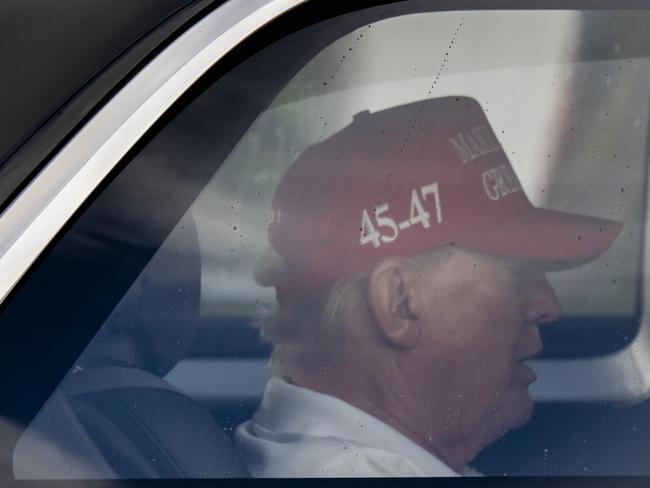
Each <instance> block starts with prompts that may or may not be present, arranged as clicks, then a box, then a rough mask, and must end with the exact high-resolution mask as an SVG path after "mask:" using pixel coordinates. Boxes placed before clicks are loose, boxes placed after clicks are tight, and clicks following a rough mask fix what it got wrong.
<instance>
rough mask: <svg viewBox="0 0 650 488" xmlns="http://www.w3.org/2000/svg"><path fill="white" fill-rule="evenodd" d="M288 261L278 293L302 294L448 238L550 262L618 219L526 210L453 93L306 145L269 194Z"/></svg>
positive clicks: (502, 160)
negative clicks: (273, 191)
mask: <svg viewBox="0 0 650 488" xmlns="http://www.w3.org/2000/svg"><path fill="white" fill-rule="evenodd" d="M272 215H273V217H272V221H271V224H270V226H269V230H268V237H269V241H270V243H271V246H272V248H273V249H274V251H275V252H277V253H278V254H279V255H280V256H281V257H282V259H283V262H284V265H285V267H286V271H285V273H283V275H282V279H281V280H280V281H278V282H274V283H267V284H272V285H273V286H275V287H276V290H277V294H278V299H279V300H280V301H282V300H283V297H290V296H294V297H306V296H311V295H313V294H315V293H317V292H319V291H324V290H326V289H327V288H328V287H330V286H331V285H333V284H334V283H335V282H336V281H338V280H339V279H341V278H343V277H345V276H348V275H349V274H351V273H353V272H357V271H362V270H366V269H370V268H371V267H372V266H373V265H374V264H377V263H379V262H380V261H381V260H382V259H384V258H386V257H389V256H401V257H410V256H415V255H417V254H420V253H423V252H426V251H431V250H435V249H438V248H441V247H444V246H447V245H459V246H462V247H464V248H467V249H471V250H475V251H480V252H485V253H490V254H496V255H503V256H510V257H515V258H523V259H528V260H534V261H537V262H539V263H540V264H541V265H542V266H544V267H546V268H548V269H562V268H570V267H575V266H578V265H580V264H583V263H585V262H587V261H589V260H591V259H593V258H595V257H596V256H598V255H599V254H601V253H602V252H604V251H605V250H606V249H607V248H608V247H609V246H610V245H611V244H612V242H613V241H614V240H615V239H616V237H617V236H618V234H619V233H620V231H621V228H622V223H621V222H616V221H613V220H606V219H600V218H593V217H587V216H583V215H576V214H572V213H567V212H558V211H553V210H547V209H541V208H536V207H534V206H533V205H532V204H531V203H530V201H529V200H528V198H527V197H526V195H525V193H524V192H523V190H522V188H521V185H520V183H519V180H518V178H517V176H516V174H515V172H514V170H513V168H512V165H511V164H510V162H509V160H508V158H507V156H506V154H505V153H504V151H503V149H502V148H501V145H500V143H499V141H498V140H497V138H496V136H495V135H494V132H493V131H492V129H491V128H490V125H489V123H488V120H487V118H486V117H485V114H484V113H483V110H482V109H481V107H480V105H479V104H478V102H477V101H476V100H474V99H472V98H468V97H461V96H452V97H445V98H436V99H430V100H424V101H420V102H415V103H411V104H407V105H401V106H398V107H393V108H390V109H387V110H382V111H379V112H375V113H369V112H362V113H359V114H357V115H355V117H354V120H353V122H352V123H351V124H350V125H348V126H347V127H345V128H344V129H342V130H341V131H340V132H338V133H336V134H334V135H333V136H331V137H330V138H328V139H327V140H325V141H323V142H321V143H319V144H316V145H314V146H311V147H310V148H308V149H307V150H305V151H304V152H303V153H302V154H301V155H300V156H299V157H298V159H297V160H296V162H295V163H294V164H293V165H292V166H291V167H290V168H289V170H288V171H287V173H286V174H285V175H284V177H283V179H282V181H281V183H280V185H279V186H278V188H277V190H276V193H275V195H274V198H273V201H272Z"/></svg>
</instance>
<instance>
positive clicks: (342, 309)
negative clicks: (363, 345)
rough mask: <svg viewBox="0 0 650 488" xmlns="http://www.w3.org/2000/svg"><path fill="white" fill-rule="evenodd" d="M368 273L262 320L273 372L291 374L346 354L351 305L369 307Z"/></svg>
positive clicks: (327, 362)
mask: <svg viewBox="0 0 650 488" xmlns="http://www.w3.org/2000/svg"><path fill="white" fill-rule="evenodd" d="M367 279H368V275H367V273H355V274H352V275H349V276H347V277H345V278H343V279H341V280H339V281H337V282H336V283H335V284H334V285H333V286H332V287H331V288H330V289H329V290H327V291H325V292H322V293H320V294H318V295H316V296H314V297H311V298H309V299H306V300H296V301H294V300H289V301H288V303H286V304H282V305H279V306H278V308H277V309H276V310H274V311H272V312H270V313H268V314H267V315H266V316H264V317H262V318H261V319H260V321H259V325H260V329H261V336H262V338H263V339H264V340H266V341H268V342H269V343H270V344H271V345H272V346H273V353H272V355H271V362H270V367H271V372H272V373H273V374H277V375H281V376H284V375H290V374H291V372H292V371H295V370H296V368H298V369H300V368H310V367H315V366H316V367H322V365H323V364H333V362H335V361H337V359H339V358H340V357H341V356H342V355H344V354H346V352H347V350H348V346H349V343H348V341H346V337H347V332H348V330H347V328H348V327H352V326H354V323H351V322H353V321H351V320H348V319H347V315H348V313H346V312H347V311H349V310H350V306H351V305H355V304H356V305H362V306H367V305H366V300H365V294H366V286H367V285H366V283H367ZM357 310H358V308H357Z"/></svg>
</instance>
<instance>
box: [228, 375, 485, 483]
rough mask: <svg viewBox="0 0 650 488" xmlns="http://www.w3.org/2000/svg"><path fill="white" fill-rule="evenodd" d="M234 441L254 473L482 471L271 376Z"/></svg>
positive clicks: (341, 404)
mask: <svg viewBox="0 0 650 488" xmlns="http://www.w3.org/2000/svg"><path fill="white" fill-rule="evenodd" d="M235 441H236V443H237V445H238V448H239V450H240V452H241V453H242V455H243V457H244V461H245V463H246V465H247V467H248V469H249V471H250V473H251V474H252V475H253V476H254V477H259V478H266V477H270V478H276V477H281V478H285V477H286V478H291V477H357V476H359V477H377V476H404V477H409V476H431V477H434V476H461V475H470V476H471V475H478V473H477V472H475V471H474V470H472V469H471V468H463V470H462V471H461V473H462V474H460V473H457V472H455V471H453V470H452V469H451V468H449V467H448V466H447V465H446V464H444V463H443V462H442V461H440V460H439V459H438V458H436V457H435V456H433V455H432V454H431V453H430V452H428V451H426V450H425V449H423V448H422V447H420V446H419V445H417V444H416V443H414V442H413V441H411V440H410V439H408V438H407V437H405V436H404V435H402V434H401V433H399V432H398V431H396V430H395V429H393V428H392V427H390V426H388V425H386V424H385V423H383V422H381V421H380V420H379V419H377V418H375V417H373V416H372V415H369V414H367V413H365V412H363V411H362V410H359V409H358V408H356V407H353V406H352V405H350V404H348V403H346V402H344V401H342V400H340V399H338V398H335V397H332V396H329V395H323V394H321V393H316V392H314V391H312V390H308V389H305V388H300V387H297V386H294V385H291V384H289V383H287V382H286V381H284V380H282V379H281V378H278V377H272V378H271V379H270V380H269V382H268V384H267V386H266V391H265V393H264V398H263V400H262V404H261V406H260V408H259V409H258V410H257V412H256V413H255V415H254V416H253V419H252V420H249V421H248V422H245V423H243V424H242V425H240V426H239V427H238V428H237V430H236V432H235Z"/></svg>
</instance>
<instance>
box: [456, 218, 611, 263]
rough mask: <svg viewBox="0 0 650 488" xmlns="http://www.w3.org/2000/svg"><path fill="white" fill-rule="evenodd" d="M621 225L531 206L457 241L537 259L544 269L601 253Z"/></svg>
mask: <svg viewBox="0 0 650 488" xmlns="http://www.w3.org/2000/svg"><path fill="white" fill-rule="evenodd" d="M622 228H623V223H622V222H618V221H615V220H607V219H600V218H595V217H586V216H584V215H577V214H573V213H568V212H558V211H554V210H547V209H541V208H533V209H531V210H530V211H527V212H526V213H525V215H521V216H518V217H516V218H514V219H510V220H508V221H507V222H505V223H502V224H499V225H498V226H496V227H492V228H490V229H480V232H477V233H476V235H475V236H465V238H466V239H463V241H465V242H459V244H461V245H462V244H464V245H467V246H469V247H471V248H474V249H476V250H480V251H483V252H488V253H493V254H497V255H505V256H510V257H514V258H521V259H526V260H533V261H537V262H539V263H540V265H541V266H543V267H545V268H546V269H568V268H574V267H576V266H580V265H582V264H585V263H587V262H589V261H591V260H593V259H595V258H596V257H598V256H600V255H601V254H602V253H604V252H605V251H606V250H607V249H608V248H609V247H610V246H611V245H612V244H613V242H614V241H615V240H616V238H617V237H618V235H619V234H620V232H621V229H622ZM477 230H478V229H477Z"/></svg>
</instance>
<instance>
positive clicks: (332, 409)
mask: <svg viewBox="0 0 650 488" xmlns="http://www.w3.org/2000/svg"><path fill="white" fill-rule="evenodd" d="M255 421H256V422H257V423H258V424H259V425H261V426H262V427H265V428H267V429H269V430H272V431H275V432H286V433H300V434H310V435H314V436H321V437H329V436H332V437H340V438H343V439H348V440H350V441H353V442H358V443H361V444H365V445H368V446H371V447H375V448H378V449H384V450H386V451H389V452H393V453H396V454H400V455H403V456H404V457H406V458H408V459H409V460H411V461H412V462H413V463H414V464H415V465H416V466H417V467H418V468H419V469H421V470H422V472H423V473H424V475H425V476H450V477H451V476H460V475H459V473H457V472H455V471H454V470H452V469H451V468H450V467H449V466H447V465H446V464H444V463H443V462H442V461H441V460H439V459H438V458H437V457H435V456H434V455H432V454H431V453H430V452H428V451H427V450H425V449H424V448H422V447H420V446H419V445H417V444H416V443H415V442H413V441H411V440H410V439H408V438H407V437H405V436H404V435H402V434H401V433H400V432H398V431H397V430H395V429H393V428H392V427H390V426H389V425H387V424H385V423H384V422H382V421H381V420H379V419H377V418H375V417H373V416H372V415H369V414H367V413H365V412H364V411H362V410H360V409H358V408H356V407H354V406H352V405H350V404H349V403H346V402H344V401H343V400H340V399H338V398H335V397H333V396H329V395H324V394H322V393H317V392H315V391H312V390H308V389H306V388H300V387H298V386H295V385H291V384H289V383H287V382H286V381H284V380H283V379H281V378H279V377H276V376H274V377H271V378H270V380H269V382H268V384H267V385H266V391H265V393H264V398H263V400H262V405H261V406H260V408H259V409H258V411H257V412H256V413H255ZM464 471H465V469H464V470H463V472H464Z"/></svg>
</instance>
